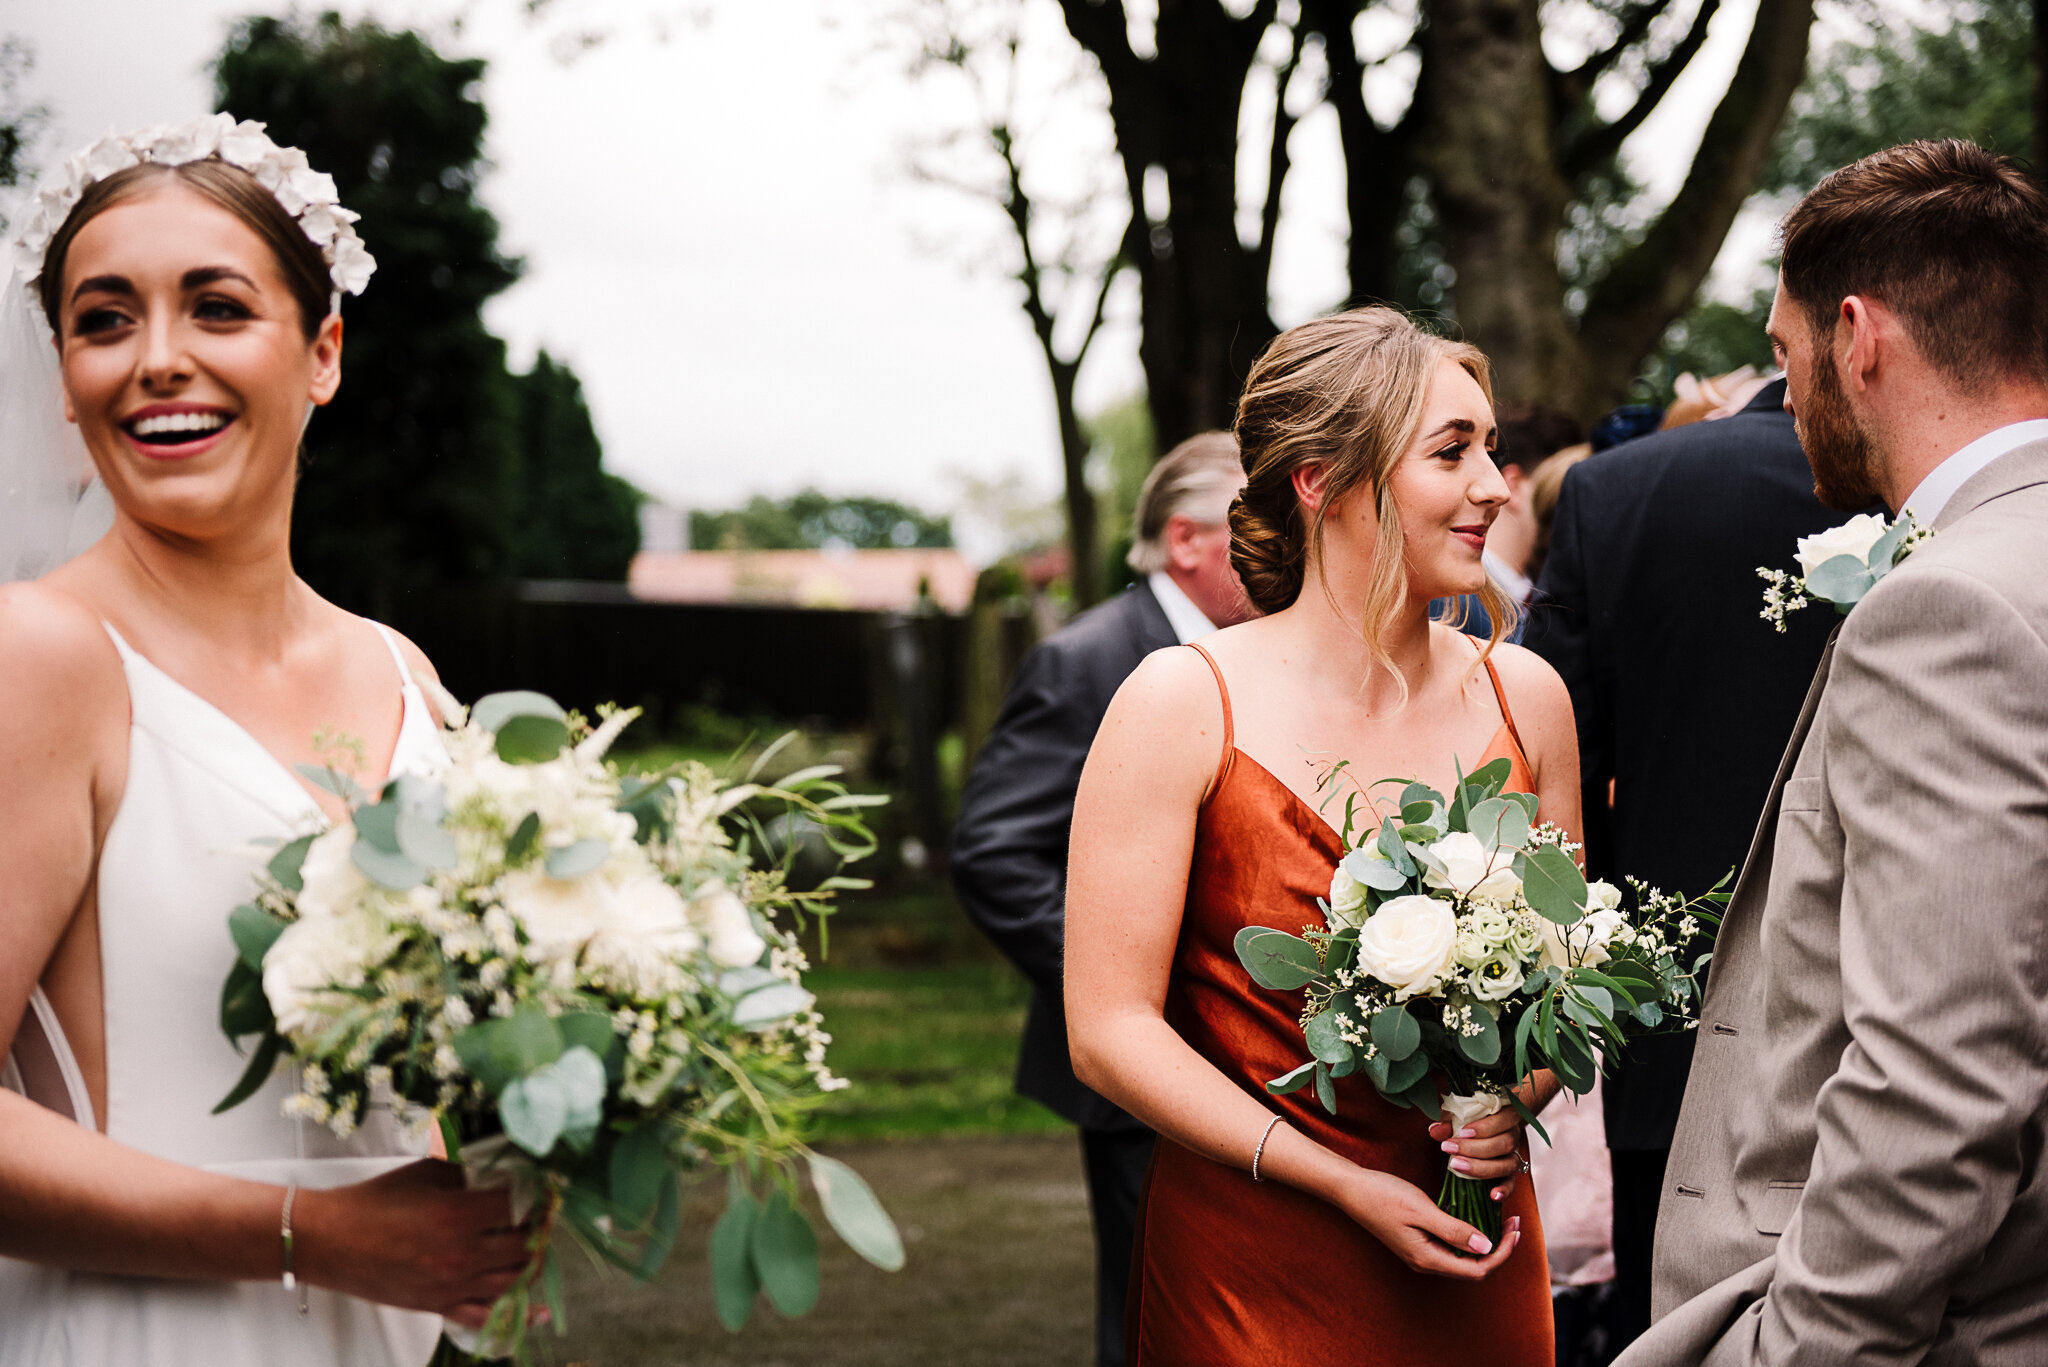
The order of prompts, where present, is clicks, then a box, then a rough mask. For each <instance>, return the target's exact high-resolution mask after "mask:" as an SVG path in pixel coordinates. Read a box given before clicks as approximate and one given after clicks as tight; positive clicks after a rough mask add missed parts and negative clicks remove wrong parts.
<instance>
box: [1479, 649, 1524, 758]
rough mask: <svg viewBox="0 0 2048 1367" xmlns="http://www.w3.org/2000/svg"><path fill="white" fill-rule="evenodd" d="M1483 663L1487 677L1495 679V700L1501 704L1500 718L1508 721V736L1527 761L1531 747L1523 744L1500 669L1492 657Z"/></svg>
mask: <svg viewBox="0 0 2048 1367" xmlns="http://www.w3.org/2000/svg"><path fill="white" fill-rule="evenodd" d="M1482 663H1484V664H1485V665H1486V677H1487V678H1489V679H1491V680H1493V700H1494V701H1495V702H1497V703H1499V704H1500V719H1501V720H1502V721H1504V722H1506V723H1507V726H1508V738H1509V739H1510V740H1512V741H1514V743H1515V748H1516V749H1517V750H1519V751H1521V752H1522V758H1523V760H1525V761H1526V760H1527V759H1528V758H1529V747H1528V746H1526V745H1524V744H1522V733H1521V732H1520V731H1517V730H1516V729H1515V714H1514V713H1513V712H1512V711H1510V710H1509V708H1508V694H1507V690H1506V689H1504V688H1502V687H1501V686H1500V671H1499V670H1498V669H1495V668H1494V667H1493V660H1492V658H1491V657H1488V658H1487V659H1486V660H1484V661H1483V662H1482Z"/></svg>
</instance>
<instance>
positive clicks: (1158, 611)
mask: <svg viewBox="0 0 2048 1367" xmlns="http://www.w3.org/2000/svg"><path fill="white" fill-rule="evenodd" d="M1177 644H1179V638H1177V637H1176V636H1175V635H1174V634H1173V627H1172V626H1171V625H1169V624H1168V622H1167V620H1166V613H1165V611H1164V610H1163V609H1162V608H1161V607H1160V606H1159V600H1158V599H1157V598H1155V597H1154V596H1153V594H1152V590H1151V589H1150V588H1148V587H1147V586H1146V585H1144V584H1143V583H1140V584H1136V585H1134V586H1132V587H1131V588H1128V589H1126V590H1124V591H1123V592H1122V593H1120V594H1118V595H1117V596H1116V597H1115V598H1112V599H1110V600H1109V601H1108V602H1106V603H1102V604H1099V605H1098V606H1096V607H1094V608H1091V609H1090V610H1089V611H1087V612H1084V613H1082V614H1081V615H1080V616H1079V617H1076V618H1075V619H1074V620H1073V621H1071V622H1069V623H1068V624H1067V625H1066V626H1064V627H1062V628H1060V629H1059V630H1058V631H1056V632H1054V633H1053V634H1052V635H1050V636H1048V637H1046V638H1045V639H1044V640H1043V641H1041V642H1039V643H1038V645H1037V646H1036V647H1035V648H1034V649H1033V650H1032V651H1031V653H1030V654H1029V655H1026V656H1025V657H1024V662H1023V663H1022V664H1021V665H1019V666H1018V667H1017V677H1016V678H1015V679H1014V680H1013V681H1012V682H1011V684H1010V694H1009V697H1008V698H1006V699H1005V700H1004V702H1003V711H1002V715H1001V716H999V717H998V718H997V719H996V725H995V729H994V730H993V731H991V732H990V733H989V737H988V740H987V741H986V742H985V743H984V744H983V745H982V747H981V754H980V755H979V757H977V758H976V759H975V761H974V770H973V772H972V773H971V774H969V775H968V777H967V790H966V792H964V793H963V794H962V795H961V798H960V817H959V820H958V822H957V824H955V826H954V827H953V851H952V870H953V886H954V888H955V889H956V890H957V891H958V892H959V894H960V902H961V905H963V906H964V907H966V909H967V914H968V915H969V916H970V917H972V918H973V920H974V923H975V924H976V925H978V926H980V927H981V928H982V930H983V931H985V932H986V933H987V934H988V937H989V938H990V939H991V940H994V941H995V943H996V947H997V948H998V949H1000V950H1002V952H1003V953H1004V955H1006V956H1007V957H1008V958H1009V960H1010V961H1011V962H1012V963H1014V964H1016V965H1017V967H1018V968H1020V969H1022V970H1023V972H1024V976H1025V977H1026V978H1028V979H1030V980H1031V1011H1030V1014H1029V1015H1028V1016H1027V1017H1026V1019H1025V1023H1024V1045H1023V1048H1022V1050H1021V1051H1020V1053H1019V1055H1018V1058H1017V1090H1018V1091H1019V1092H1021V1093H1023V1094H1024V1095H1025V1096H1028V1097H1030V1098H1032V1099H1033V1100H1034V1101H1039V1102H1043V1103H1044V1104H1045V1105H1046V1106H1049V1107H1050V1108H1052V1109H1053V1110H1054V1111H1057V1112H1058V1113H1059V1114H1060V1115H1063V1116H1065V1117H1066V1118H1067V1119H1068V1120H1071V1121H1073V1122H1074V1123H1075V1124H1077V1125H1079V1126H1080V1127H1081V1128H1082V1129H1086V1130H1121V1129H1136V1128H1139V1126H1138V1122H1137V1121H1135V1120H1133V1119H1132V1118H1131V1117H1130V1116H1129V1115H1127V1114H1126V1113H1125V1112H1124V1111H1123V1110H1121V1109H1120V1108H1118V1107H1116V1106H1114V1105H1112V1104H1111V1103H1110V1102H1108V1101H1105V1100H1104V1099H1103V1098H1102V1097H1100V1096H1098V1095H1097V1094H1096V1093H1094V1092H1092V1091H1090V1090H1089V1089H1088V1088H1086V1087H1084V1086H1082V1085H1081V1083H1080V1082H1079V1081H1078V1080H1076V1078H1075V1077H1074V1066H1073V1063H1072V1061H1071V1060H1070V1059H1069V1058H1068V1055H1067V1013H1066V1007H1065V1005H1064V1003H1063V999H1062V996H1061V981H1060V979H1061V971H1062V961H1063V958H1064V954H1065V949H1066V901H1067V832H1068V828H1069V827H1070V826H1071V825H1072V824H1073V820H1074V790H1075V789H1076V788H1078V787H1079V786H1080V783H1081V765H1082V763H1083V762H1084V761H1086V760H1087V758H1088V747H1089V746H1091V745H1092V744H1094V742H1095V732H1096V729H1097V728H1098V727H1100V726H1101V725H1102V714H1103V713H1105V712H1107V711H1108V710H1109V701H1110V699H1111V698H1113V697H1114V696H1116V690H1117V689H1118V688H1119V687H1120V686H1122V684H1123V681H1124V680H1125V679H1126V678H1128V677H1130V673H1131V671H1132V670H1134V669H1136V668H1137V667H1138V662H1139V661H1140V660H1142V659H1144V658H1145V657H1146V656H1147V655H1149V654H1151V653H1152V652H1153V651H1155V650H1159V649H1161V648H1162V647H1165V646H1170V645H1177Z"/></svg>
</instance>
